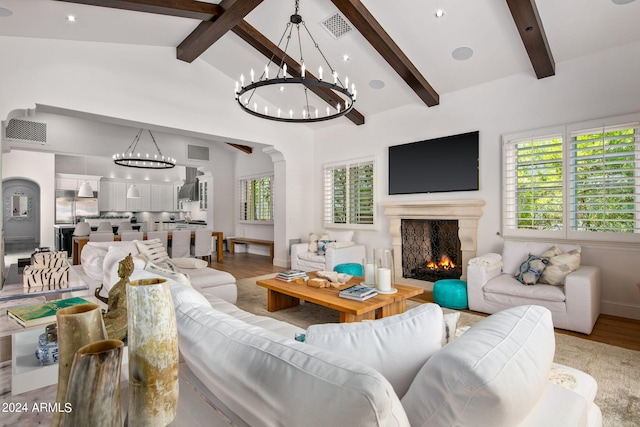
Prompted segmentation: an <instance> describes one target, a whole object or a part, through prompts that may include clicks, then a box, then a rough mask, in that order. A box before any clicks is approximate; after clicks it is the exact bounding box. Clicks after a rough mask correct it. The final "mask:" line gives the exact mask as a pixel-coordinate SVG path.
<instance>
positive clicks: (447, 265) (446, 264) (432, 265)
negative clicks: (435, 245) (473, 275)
mask: <svg viewBox="0 0 640 427" xmlns="http://www.w3.org/2000/svg"><path fill="white" fill-rule="evenodd" d="M455 267H456V265H455V264H454V263H453V261H451V258H449V257H448V256H446V255H442V256H441V257H440V261H439V262H437V263H436V262H435V261H429V262H428V263H427V268H428V269H429V270H451V269H454V268H455Z"/></svg>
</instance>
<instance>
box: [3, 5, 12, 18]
mask: <svg viewBox="0 0 640 427" xmlns="http://www.w3.org/2000/svg"><path fill="white" fill-rule="evenodd" d="M11 15H13V12H12V11H10V10H9V9H5V8H4V7H0V17H3V18H4V17H5V16H11Z"/></svg>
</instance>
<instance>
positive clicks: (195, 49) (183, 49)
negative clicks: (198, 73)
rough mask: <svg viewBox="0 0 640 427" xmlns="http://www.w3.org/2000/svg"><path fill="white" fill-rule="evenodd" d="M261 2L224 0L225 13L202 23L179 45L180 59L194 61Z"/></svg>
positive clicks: (254, 0)
mask: <svg viewBox="0 0 640 427" xmlns="http://www.w3.org/2000/svg"><path fill="white" fill-rule="evenodd" d="M260 3H262V0H223V1H222V2H221V3H220V7H222V9H224V13H223V14H222V15H221V16H218V17H217V18H216V19H215V20H214V21H203V22H202V23H200V25H198V26H197V27H196V29H195V30H193V32H192V33H191V34H189V35H188V36H187V38H186V39H184V40H183V41H182V43H180V45H179V46H178V59H180V60H182V61H185V62H193V61H194V60H195V59H196V58H197V57H198V56H200V55H202V54H203V53H204V51H205V50H207V49H209V47H211V45H212V44H214V43H215V42H216V41H218V40H219V39H220V38H221V37H222V36H224V35H225V34H226V33H227V32H229V31H230V30H231V29H232V28H233V27H235V26H236V25H237V24H238V23H239V22H241V21H242V20H243V19H244V17H245V16H247V15H248V14H249V12H251V11H252V10H253V9H255V8H256V6H258V5H259V4H260Z"/></svg>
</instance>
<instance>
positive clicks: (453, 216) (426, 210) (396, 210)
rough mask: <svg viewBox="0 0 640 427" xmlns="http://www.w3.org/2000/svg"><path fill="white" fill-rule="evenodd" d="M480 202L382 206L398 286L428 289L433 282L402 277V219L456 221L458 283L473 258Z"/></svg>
mask: <svg viewBox="0 0 640 427" xmlns="http://www.w3.org/2000/svg"><path fill="white" fill-rule="evenodd" d="M484 204H485V202H484V201H483V200H448V201H421V202H391V203H385V204H383V207H384V214H385V216H386V217H387V218H388V219H389V231H390V233H391V239H392V244H393V250H394V255H395V257H394V258H395V276H396V281H397V282H399V283H406V284H409V285H414V286H419V287H421V288H425V289H432V287H433V283H432V282H427V281H424V280H416V279H411V278H406V277H403V272H402V270H403V269H402V259H403V257H402V235H401V224H402V220H403V219H429V220H456V221H458V237H459V238H460V249H461V252H462V277H461V279H462V280H466V277H467V264H468V262H469V260H470V259H471V258H473V257H475V256H476V251H477V239H478V220H479V219H480V217H481V216H482V207H483V206H484Z"/></svg>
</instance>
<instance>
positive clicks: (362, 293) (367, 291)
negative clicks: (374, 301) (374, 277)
mask: <svg viewBox="0 0 640 427" xmlns="http://www.w3.org/2000/svg"><path fill="white" fill-rule="evenodd" d="M338 295H339V296H340V297H342V298H347V299H352V300H356V301H364V300H368V299H369V298H373V297H375V296H376V295H378V292H377V291H376V289H375V288H370V287H368V286H364V285H355V286H350V287H348V288H346V289H343V290H341V291H340V293H339V294H338Z"/></svg>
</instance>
